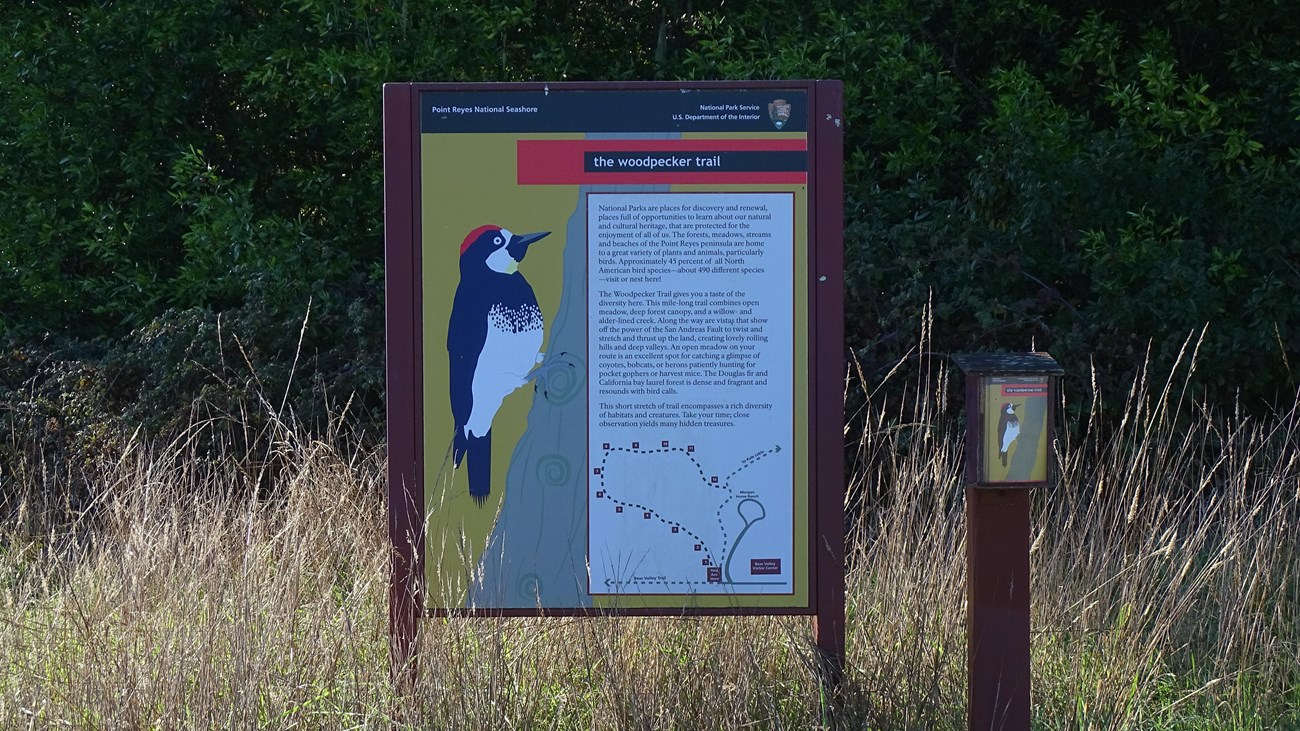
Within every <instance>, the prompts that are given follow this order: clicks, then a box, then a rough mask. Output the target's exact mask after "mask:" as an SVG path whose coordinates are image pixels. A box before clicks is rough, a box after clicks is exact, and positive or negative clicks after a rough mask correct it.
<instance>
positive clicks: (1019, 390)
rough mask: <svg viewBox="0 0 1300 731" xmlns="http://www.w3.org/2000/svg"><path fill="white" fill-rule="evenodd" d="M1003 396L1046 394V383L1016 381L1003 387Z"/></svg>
mask: <svg viewBox="0 0 1300 731" xmlns="http://www.w3.org/2000/svg"><path fill="white" fill-rule="evenodd" d="M1002 395H1003V396H1046V395H1047V384H1046V383H1041V384H1040V383H1014V384H1007V385H1004V386H1003V387H1002Z"/></svg>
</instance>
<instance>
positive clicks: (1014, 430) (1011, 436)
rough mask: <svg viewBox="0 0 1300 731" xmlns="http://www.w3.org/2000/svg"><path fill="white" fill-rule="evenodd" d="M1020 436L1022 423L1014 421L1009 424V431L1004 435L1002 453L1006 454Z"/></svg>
mask: <svg viewBox="0 0 1300 731" xmlns="http://www.w3.org/2000/svg"><path fill="white" fill-rule="evenodd" d="M1018 436H1020V422H1017V421H1012V422H1009V423H1008V424H1007V431H1006V433H1005V434H1003V435H1002V451H1003V452H1005V451H1007V450H1008V449H1010V448H1011V443H1012V442H1014V441H1016V437H1018Z"/></svg>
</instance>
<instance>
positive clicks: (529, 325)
mask: <svg viewBox="0 0 1300 731" xmlns="http://www.w3.org/2000/svg"><path fill="white" fill-rule="evenodd" d="M541 350H542V313H541V311H540V310H538V308H537V305H524V306H522V307H517V308H507V307H505V306H503V305H493V307H492V310H491V312H489V313H488V326H487V338H486V339H485V340H484V341H483V350H482V351H481V352H480V353H479V356H478V364H477V365H476V366H475V367H474V383H473V386H472V392H473V396H474V407H473V408H472V409H471V410H470V415H469V421H468V422H466V424H465V429H466V431H467V432H468V434H469V435H471V436H479V437H481V436H483V435H484V434H487V433H488V430H489V429H491V428H492V420H493V418H495V417H496V415H497V410H498V409H500V408H501V402H502V401H504V400H505V397H506V396H509V395H510V394H511V393H513V392H514V390H515V389H517V388H519V387H520V386H522V385H524V384H525V383H527V382H528V374H529V373H530V372H531V371H532V369H533V366H535V365H537V356H538V354H539V353H541Z"/></svg>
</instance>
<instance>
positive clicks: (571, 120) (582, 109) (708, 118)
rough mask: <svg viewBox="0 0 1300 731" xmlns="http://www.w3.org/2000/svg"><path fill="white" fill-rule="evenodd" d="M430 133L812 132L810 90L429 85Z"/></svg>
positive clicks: (425, 98)
mask: <svg viewBox="0 0 1300 731" xmlns="http://www.w3.org/2000/svg"><path fill="white" fill-rule="evenodd" d="M420 130H421V131H422V132H670V133H671V132H678V133H680V132H750V133H756V132H777V131H783V132H806V131H807V130H808V99H807V93H806V92H805V91H804V90H802V89H762V90H758V91H735V90H724V91H718V90H711V89H685V90H662V91H661V90H654V91H623V90H616V91H615V90H611V91H570V90H564V91H554V90H552V91H426V92H422V93H421V94H420Z"/></svg>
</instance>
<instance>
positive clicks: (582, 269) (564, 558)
mask: <svg viewBox="0 0 1300 731" xmlns="http://www.w3.org/2000/svg"><path fill="white" fill-rule="evenodd" d="M809 97H810V94H809V91H808V88H807V87H803V86H797V85H795V86H793V87H792V88H779V87H773V86H771V85H759V88H687V89H669V88H656V89H651V90H646V89H637V90H626V89H618V88H614V89H584V90H574V89H552V88H521V89H506V90H501V89H500V88H471V87H454V86H447V87H433V88H428V89H425V90H421V91H420V92H419V93H418V95H417V96H416V98H417V99H418V110H417V112H416V117H415V118H416V119H418V122H417V124H418V129H419V145H418V160H417V161H416V163H415V177H416V179H417V181H418V184H417V186H416V190H415V191H414V195H415V200H416V201H417V208H418V225H417V226H416V231H415V232H414V236H415V239H416V241H417V244H418V257H417V259H416V262H417V266H418V279H417V285H416V290H417V297H418V317H417V324H416V325H415V330H416V336H417V337H416V343H417V344H416V346H415V347H416V351H417V352H416V357H417V359H418V361H419V363H420V366H419V368H420V370H419V373H418V378H417V379H416V386H415V389H416V390H415V393H416V397H417V399H418V402H419V406H418V409H419V424H420V434H421V436H420V437H419V442H418V447H417V449H418V450H419V453H418V455H417V457H418V459H419V464H420V465H421V468H420V472H419V475H418V481H419V485H418V489H420V490H421V491H422V494H423V503H424V513H425V515H424V520H425V525H424V544H423V551H424V597H425V604H426V606H428V607H431V608H445V609H456V608H462V609H471V610H488V609H508V610H521V611H522V610H551V609H560V610H578V611H580V610H584V609H592V610H599V609H620V608H626V609H631V610H637V609H645V610H652V611H653V610H663V611H670V610H675V609H681V608H688V609H689V608H696V609H709V608H713V609H718V610H726V609H747V608H748V609H768V608H770V609H776V610H780V609H782V608H786V609H791V610H793V609H800V608H802V609H807V608H808V607H809V606H810V605H811V602H812V600H811V598H810V593H811V589H810V587H811V586H812V581H813V578H814V577H812V576H810V574H811V568H810V552H811V545H812V543H813V540H812V536H811V534H810V530H811V528H810V523H811V521H810V497H809V474H810V463H809V460H810V448H809V436H808V435H809V419H810V415H809V411H810V409H809V399H810V396H809V394H810V367H809V363H810V353H809V348H810V345H809V333H808V329H809V322H810V320H811V317H810V314H809V287H810V281H811V280H812V275H811V274H810V271H809V267H810V264H809V260H810V257H809V246H810V244H809V236H810V234H809V229H810V220H812V216H811V214H810V205H811V204H810V198H811V196H810V189H809V185H810V153H809V133H808V128H809V121H810V118H811V114H810V111H809V102H810V98H809ZM1021 401H1022V402H1023V399H1021ZM1020 418H1021V419H1022V420H1024V419H1025V418H1026V416H1025V415H1023V414H1022V415H1021V416H1020Z"/></svg>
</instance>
